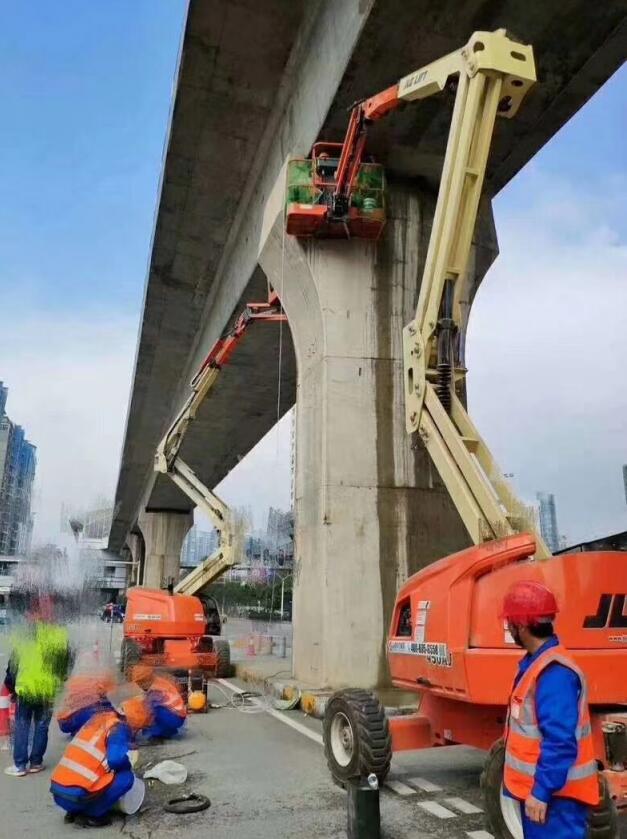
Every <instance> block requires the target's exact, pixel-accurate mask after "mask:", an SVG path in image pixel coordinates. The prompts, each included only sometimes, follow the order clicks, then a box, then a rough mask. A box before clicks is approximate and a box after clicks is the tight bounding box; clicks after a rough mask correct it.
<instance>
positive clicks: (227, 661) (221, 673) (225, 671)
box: [213, 638, 231, 679]
mask: <svg viewBox="0 0 627 839" xmlns="http://www.w3.org/2000/svg"><path fill="white" fill-rule="evenodd" d="M213 648H214V649H215V651H216V655H217V656H218V664H217V667H216V675H217V676H218V678H220V679H225V678H227V677H228V676H230V675H231V645H230V644H229V642H228V641H224V640H218V639H217V638H214V639H213Z"/></svg>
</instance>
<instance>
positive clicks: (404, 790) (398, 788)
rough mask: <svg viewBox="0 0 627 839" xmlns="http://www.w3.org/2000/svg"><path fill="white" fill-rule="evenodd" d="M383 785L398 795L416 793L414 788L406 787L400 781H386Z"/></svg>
mask: <svg viewBox="0 0 627 839" xmlns="http://www.w3.org/2000/svg"><path fill="white" fill-rule="evenodd" d="M385 786H386V787H387V788H388V789H391V790H392V791H393V792H396V793H398V795H416V790H415V789H412V788H411V787H408V786H407V784H404V783H403V782H402V781H386V782H385Z"/></svg>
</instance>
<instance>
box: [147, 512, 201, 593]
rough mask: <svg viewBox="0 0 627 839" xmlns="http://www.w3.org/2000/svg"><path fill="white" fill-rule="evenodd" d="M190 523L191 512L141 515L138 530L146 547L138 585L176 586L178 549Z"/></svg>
mask: <svg viewBox="0 0 627 839" xmlns="http://www.w3.org/2000/svg"><path fill="white" fill-rule="evenodd" d="M193 523H194V515H193V513H191V512H188V513H180V512H167V511H166V512H154V513H150V512H146V511H145V512H143V513H141V514H140V516H139V527H140V529H141V532H142V535H143V537H144V542H145V546H146V551H145V557H144V573H143V579H142V581H141V584H142V585H144V586H147V587H149V588H167V586H168V585H169V584H170V583H174V584H175V585H176V583H178V580H179V572H180V568H181V548H182V546H183V540H184V539H185V536H186V535H187V531H188V530H189V529H190V527H191V526H192V524H193Z"/></svg>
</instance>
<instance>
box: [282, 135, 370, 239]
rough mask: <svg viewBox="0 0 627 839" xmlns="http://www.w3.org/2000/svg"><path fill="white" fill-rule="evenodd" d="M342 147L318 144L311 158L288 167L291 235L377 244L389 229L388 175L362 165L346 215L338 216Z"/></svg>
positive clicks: (288, 227)
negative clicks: (335, 198)
mask: <svg viewBox="0 0 627 839" xmlns="http://www.w3.org/2000/svg"><path fill="white" fill-rule="evenodd" d="M341 151H342V143H316V144H315V145H314V147H313V150H312V156H311V158H307V159H306V158H296V159H294V160H290V161H289V163H288V165H287V187H286V198H285V224H286V232H287V233H289V234H290V235H292V236H298V237H311V236H316V237H318V238H324V239H350V238H359V239H378V238H379V236H380V235H381V232H382V231H383V228H384V226H385V173H384V170H383V166H381V165H380V164H378V163H362V164H361V165H360V166H359V169H358V171H357V176H356V178H355V183H354V186H353V189H352V190H351V193H350V199H349V202H348V207H346V208H345V209H346V211H345V212H344V213H342V214H338V213H337V212H334V209H333V196H334V193H335V188H336V180H335V178H336V173H337V169H338V165H339V162H340V154H341Z"/></svg>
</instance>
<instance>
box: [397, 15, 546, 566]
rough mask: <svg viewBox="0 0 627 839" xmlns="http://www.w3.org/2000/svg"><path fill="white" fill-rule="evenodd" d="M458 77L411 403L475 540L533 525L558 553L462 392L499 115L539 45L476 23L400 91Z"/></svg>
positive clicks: (524, 86) (413, 424)
mask: <svg viewBox="0 0 627 839" xmlns="http://www.w3.org/2000/svg"><path fill="white" fill-rule="evenodd" d="M452 75H455V76H456V77H457V90H456V97H455V106H454V109H453V116H452V120H451V127H450V130H449V137H448V143H447V148H446V156H445V159H444V166H443V169H442V178H441V181H440V189H439V193H438V201H437V205H436V210H435V215H434V220H433V228H432V231H431V238H430V241H429V248H428V251H427V258H426V264H425V269H424V273H423V277H422V283H421V286H420V295H419V299H418V306H417V310H416V316H415V318H414V319H413V320H412V321H411V322H410V323H409V324H408V325H407V326H406V327H405V329H404V330H403V351H404V359H405V362H404V364H405V406H406V424H407V430H408V431H409V432H416V431H417V432H418V434H419V435H420V437H421V439H422V440H423V442H424V443H425V445H426V447H427V450H428V451H429V454H430V456H431V458H432V460H433V462H434V463H435V465H436V467H437V469H438V471H439V473H440V476H441V477H442V480H443V481H444V483H445V485H446V487H447V489H448V491H449V493H450V495H451V497H452V499H453V502H454V504H455V506H456V507H457V510H458V511H459V514H460V516H461V518H462V520H463V522H464V524H465V526H466V528H467V530H468V532H469V534H470V536H471V538H472V539H473V541H474V542H475V544H480V543H481V542H484V541H487V540H491V539H495V538H502V537H504V536H507V535H508V534H513V533H516V532H521V531H531V532H533V533H534V535H535V538H536V546H537V549H536V556H537V557H538V558H546V557H547V556H550V551H549V550H548V548H547V546H546V544H545V543H544V541H543V540H542V538H541V537H540V535H539V534H537V533H536V528H535V524H534V522H533V519H532V517H531V516H529V514H528V510H527V509H526V508H525V507H524V505H523V504H521V503H520V502H519V501H518V499H517V498H516V496H515V495H514V493H513V492H512V490H511V488H510V486H509V485H508V483H507V481H506V480H505V478H504V477H503V475H502V473H501V472H500V470H499V469H498V467H497V465H496V463H495V461H494V459H493V458H492V455H491V454H490V451H489V450H488V448H487V446H486V444H485V443H484V441H483V440H482V439H481V436H480V435H479V433H478V431H477V429H476V428H475V426H474V425H473V423H472V421H471V419H470V417H469V416H468V413H467V412H466V409H465V408H464V405H463V404H462V401H461V399H460V394H461V393H462V391H463V386H464V379H465V374H466V368H465V366H464V364H463V360H462V358H461V357H460V333H461V325H462V313H463V312H464V311H467V308H468V306H469V303H470V300H469V294H470V287H471V283H470V281H469V278H468V267H469V260H470V249H471V243H472V236H473V232H474V229H475V224H476V220H477V213H478V208H479V199H480V197H481V191H482V187H483V180H484V176H485V171H486V165H487V160H488V154H489V150H490V143H491V140H492V134H493V131H494V123H495V119H496V117H497V116H503V117H507V118H509V117H512V116H514V114H515V113H516V111H517V110H518V107H519V105H520V103H521V101H522V99H523V97H524V96H525V94H526V92H527V91H528V90H529V88H530V87H531V86H532V85H533V84H534V82H535V80H536V76H535V65H534V59H533V51H532V49H531V47H529V46H525V45H522V44H518V43H516V42H514V41H512V40H510V39H509V38H508V37H507V35H506V33H505V31H504V30H498V31H497V32H476V33H475V34H474V35H473V36H472V38H471V39H470V41H469V42H468V44H467V45H466V46H465V47H463V48H462V49H461V50H460V51H459V52H456V53H452V54H451V55H449V56H447V57H446V58H443V59H441V60H440V61H436V62H434V63H433V64H431V65H429V66H428V67H425V68H423V69H422V70H419V71H417V72H416V73H412V74H411V75H410V76H407V77H406V78H405V79H402V80H401V82H399V86H398V95H399V98H400V99H417V98H422V97H423V96H428V95H429V94H430V93H436V92H438V91H439V90H442V89H443V88H444V86H445V85H446V83H447V80H448V79H449V78H450V77H451V76H452Z"/></svg>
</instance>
